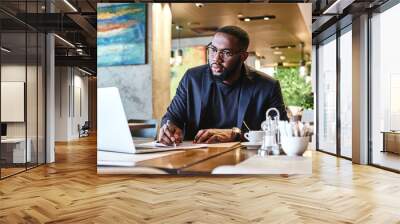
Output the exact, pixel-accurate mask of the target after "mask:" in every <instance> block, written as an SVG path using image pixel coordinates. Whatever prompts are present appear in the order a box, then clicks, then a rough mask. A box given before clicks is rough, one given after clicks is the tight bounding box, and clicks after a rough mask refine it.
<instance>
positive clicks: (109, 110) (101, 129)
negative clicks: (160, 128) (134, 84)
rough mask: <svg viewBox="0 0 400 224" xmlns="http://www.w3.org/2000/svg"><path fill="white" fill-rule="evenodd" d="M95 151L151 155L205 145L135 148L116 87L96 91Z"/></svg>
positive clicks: (189, 144)
mask: <svg viewBox="0 0 400 224" xmlns="http://www.w3.org/2000/svg"><path fill="white" fill-rule="evenodd" d="M97 127H98V128H97V149H98V150H99V151H108V152H117V153H128V154H138V153H152V152H164V151H172V150H182V149H195V148H204V147H207V144H191V143H189V142H184V143H182V144H180V145H179V146H176V147H173V146H165V145H162V144H160V143H156V142H150V143H144V144H138V145H136V146H135V144H134V142H133V139H132V136H131V132H130V130H129V126H128V121H127V119H126V115H125V112H124V108H123V106H122V101H121V97H120V94H119V91H118V88H116V87H107V88H98V89H97Z"/></svg>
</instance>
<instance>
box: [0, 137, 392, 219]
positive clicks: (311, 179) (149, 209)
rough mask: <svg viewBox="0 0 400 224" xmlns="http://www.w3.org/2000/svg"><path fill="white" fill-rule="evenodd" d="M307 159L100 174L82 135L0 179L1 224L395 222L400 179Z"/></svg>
mask: <svg viewBox="0 0 400 224" xmlns="http://www.w3.org/2000/svg"><path fill="white" fill-rule="evenodd" d="M313 160H314V162H313V174H312V175H311V176H289V177H282V176H234V177H232V176H230V177H226V176H225V177H215V176H214V177H194V176H192V177H187V176H186V177H176V176H175V177H174V176H170V177H165V176H98V175H97V174H96V164H95V163H96V140H95V138H94V137H90V138H84V139H82V140H81V141H76V142H70V143H64V144H57V148H56V163H55V164H51V165H46V166H41V167H39V168H36V169H33V170H30V171H28V172H26V173H22V174H19V175H17V176H14V177H10V178H8V179H5V180H2V181H0V223H44V222H48V223H373V224H376V223H385V224H386V223H400V175H398V174H395V173H390V172H387V171H384V170H380V169H377V168H374V167H369V166H359V165H353V164H351V162H350V161H347V160H343V159H338V158H335V157H333V156H330V155H326V154H323V153H319V152H316V153H314V155H313Z"/></svg>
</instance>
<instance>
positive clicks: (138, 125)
mask: <svg viewBox="0 0 400 224" xmlns="http://www.w3.org/2000/svg"><path fill="white" fill-rule="evenodd" d="M128 126H129V128H130V129H131V130H138V129H145V128H155V124H148V123H128Z"/></svg>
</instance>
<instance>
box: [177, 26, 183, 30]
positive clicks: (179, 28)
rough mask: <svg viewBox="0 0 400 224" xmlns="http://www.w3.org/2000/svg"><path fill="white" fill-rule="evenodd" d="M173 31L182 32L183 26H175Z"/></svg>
mask: <svg viewBox="0 0 400 224" xmlns="http://www.w3.org/2000/svg"><path fill="white" fill-rule="evenodd" d="M175 29H176V30H182V29H183V26H179V25H177V26H175Z"/></svg>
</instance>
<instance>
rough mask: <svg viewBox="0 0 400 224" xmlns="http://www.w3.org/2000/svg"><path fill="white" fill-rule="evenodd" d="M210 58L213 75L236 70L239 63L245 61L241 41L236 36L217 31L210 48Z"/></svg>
mask: <svg viewBox="0 0 400 224" xmlns="http://www.w3.org/2000/svg"><path fill="white" fill-rule="evenodd" d="M208 52H209V54H208V60H209V64H210V67H211V71H212V73H213V75H216V76H220V75H221V74H222V73H223V72H224V71H225V72H227V71H229V72H234V70H235V69H236V68H238V64H241V63H242V62H243V61H244V60H243V61H242V59H243V56H242V55H241V53H239V52H240V48H239V41H238V39H237V38H236V37H234V36H232V35H229V34H225V33H216V34H215V35H214V38H213V40H212V42H211V44H210V45H209V48H208Z"/></svg>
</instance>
